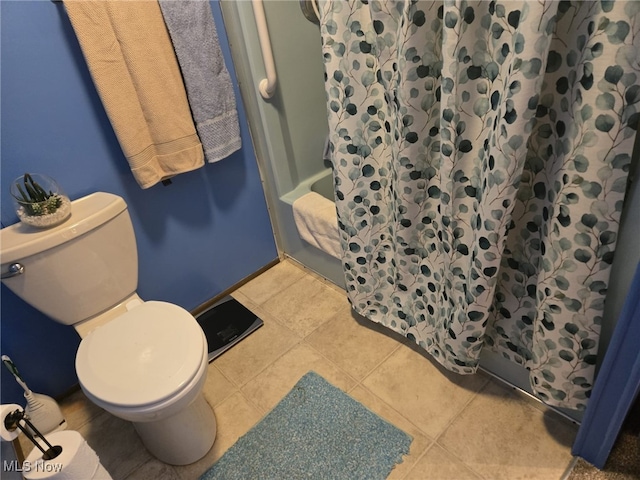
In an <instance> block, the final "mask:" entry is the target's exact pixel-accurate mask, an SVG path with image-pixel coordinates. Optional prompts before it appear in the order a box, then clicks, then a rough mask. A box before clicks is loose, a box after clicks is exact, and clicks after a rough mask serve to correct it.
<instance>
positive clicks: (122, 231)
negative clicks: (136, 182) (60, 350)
mask: <svg viewBox="0 0 640 480" xmlns="http://www.w3.org/2000/svg"><path fill="white" fill-rule="evenodd" d="M0 262H1V263H2V266H1V270H0V271H1V272H2V274H3V276H5V274H6V273H7V272H8V271H9V266H10V265H12V264H14V263H20V264H21V265H22V266H23V267H24V272H23V273H22V274H18V275H14V276H12V277H11V278H4V279H3V280H2V283H4V284H5V285H6V286H7V287H8V288H9V289H11V290H12V291H13V292H14V293H15V294H16V295H18V296H19V297H20V298H22V299H23V300H24V301H25V302H27V303H28V304H30V305H32V306H33V307H35V308H37V309H38V310H40V311H41V312H42V313H44V314H46V315H48V316H49V317H51V318H52V319H54V320H56V321H57V322H60V323H63V324H65V325H73V324H76V323H78V322H81V321H83V320H86V319H88V318H91V317H93V316H94V315H97V314H99V313H102V312H104V311H106V310H109V309H110V308H112V307H113V306H115V305H117V304H118V303H120V302H121V301H122V300H124V299H125V298H127V297H128V296H130V295H132V294H133V293H135V291H136V288H137V285H138V253H137V249H136V240H135V234H134V231H133V225H132V224H131V217H130V216H129V212H128V210H127V204H126V203H125V201H124V200H123V199H122V198H121V197H119V196H117V195H113V194H110V193H104V192H98V193H93V194H91V195H88V196H86V197H83V198H80V199H78V200H75V201H73V202H72V207H71V216H70V217H69V219H68V220H67V221H65V222H64V223H62V224H61V225H58V226H56V227H53V228H50V229H46V230H39V229H36V228H34V227H30V226H28V225H24V224H22V223H18V224H15V225H11V226H10V227H6V228H3V229H2V230H0Z"/></svg>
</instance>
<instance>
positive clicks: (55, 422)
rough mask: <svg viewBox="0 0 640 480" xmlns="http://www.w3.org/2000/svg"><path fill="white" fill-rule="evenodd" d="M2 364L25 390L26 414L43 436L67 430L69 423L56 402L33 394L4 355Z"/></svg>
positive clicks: (45, 396)
mask: <svg viewBox="0 0 640 480" xmlns="http://www.w3.org/2000/svg"><path fill="white" fill-rule="evenodd" d="M2 363H4V365H5V367H7V369H8V370H9V371H10V372H11V374H12V375H13V377H14V378H15V379H16V382H18V385H20V386H21V387H22V388H23V389H24V398H26V399H27V406H26V408H25V409H24V412H25V414H26V415H27V416H28V418H29V420H30V421H31V423H33V425H34V426H35V427H36V428H37V429H38V430H39V431H40V432H42V434H47V433H51V432H53V431H58V430H64V429H65V428H67V422H66V420H65V419H64V417H63V416H62V412H61V411H60V407H58V404H57V403H56V401H55V400H54V399H53V398H51V397H49V396H47V395H43V394H40V393H33V392H32V391H31V390H30V389H29V387H28V386H27V384H26V383H25V381H24V380H23V378H22V377H21V376H20V373H19V372H18V369H17V368H16V366H15V364H14V363H13V362H12V361H11V359H10V358H9V357H8V356H6V355H2Z"/></svg>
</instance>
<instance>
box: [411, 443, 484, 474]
mask: <svg viewBox="0 0 640 480" xmlns="http://www.w3.org/2000/svg"><path fill="white" fill-rule="evenodd" d="M481 478H482V477H480V476H479V475H476V474H475V473H474V472H472V471H471V470H469V469H468V468H467V467H466V466H465V464H464V463H462V462H461V461H460V460H458V459H456V458H455V457H454V456H453V455H451V454H449V453H447V451H446V450H444V449H443V448H441V447H440V446H438V445H437V444H433V446H432V447H431V448H429V451H428V452H427V453H426V454H425V455H424V456H423V457H422V458H421V459H420V461H418V463H417V464H416V466H415V467H414V468H413V469H411V471H410V472H409V474H408V475H407V476H406V477H405V479H406V480H429V479H434V480H480V479H481Z"/></svg>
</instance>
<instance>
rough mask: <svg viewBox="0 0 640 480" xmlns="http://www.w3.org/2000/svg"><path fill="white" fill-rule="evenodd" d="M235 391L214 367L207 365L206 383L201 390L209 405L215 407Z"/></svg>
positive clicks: (236, 388)
mask: <svg viewBox="0 0 640 480" xmlns="http://www.w3.org/2000/svg"><path fill="white" fill-rule="evenodd" d="M237 391H238V387H236V386H235V385H234V384H233V383H231V382H230V381H229V380H227V379H226V378H225V376H224V375H222V373H221V372H220V370H218V368H217V367H216V366H215V365H213V364H209V371H208V372H207V381H206V382H205V384H204V388H203V392H204V396H205V398H206V399H207V401H208V402H209V405H211V406H212V407H215V406H216V405H219V404H220V403H221V402H222V401H223V400H225V399H226V398H227V397H229V396H230V395H232V394H233V393H235V392H237Z"/></svg>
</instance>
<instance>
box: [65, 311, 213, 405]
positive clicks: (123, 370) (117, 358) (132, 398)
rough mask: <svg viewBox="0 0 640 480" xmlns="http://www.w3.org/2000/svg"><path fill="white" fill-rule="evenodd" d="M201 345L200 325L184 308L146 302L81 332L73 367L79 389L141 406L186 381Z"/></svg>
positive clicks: (196, 367) (202, 348)
mask: <svg viewBox="0 0 640 480" xmlns="http://www.w3.org/2000/svg"><path fill="white" fill-rule="evenodd" d="M206 350H207V344H206V338H205V337H204V335H203V332H202V329H201V328H200V325H198V322H197V321H196V320H195V319H194V318H193V316H192V315H191V314H190V313H189V312H187V311H186V310H184V309H182V308H181V307H178V306H177V305H173V304H170V303H166V302H155V301H149V302H144V303H142V304H140V305H139V306H137V307H135V308H133V309H132V310H130V311H128V312H125V313H124V314H122V315H121V316H119V317H118V318H115V319H114V320H112V321H110V322H109V323H107V324H106V325H103V326H101V327H98V328H96V329H95V330H94V331H92V332H91V333H90V334H89V335H88V336H87V337H85V338H84V339H83V340H82V342H81V343H80V347H79V348H78V352H77V354H76V372H77V374H78V380H79V381H80V384H81V386H82V388H83V390H85V391H86V392H87V393H89V394H90V395H91V396H92V397H95V398H96V399H100V401H101V402H104V403H107V404H111V405H114V406H122V407H143V406H145V405H152V404H157V403H159V402H162V401H163V400H166V399H168V398H170V397H172V396H174V395H176V394H177V393H179V392H180V391H181V390H182V389H184V388H185V387H186V386H187V385H189V384H190V382H191V381H192V379H194V377H195V376H196V374H197V373H198V372H199V370H200V369H201V364H202V358H203V352H205V353H206Z"/></svg>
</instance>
